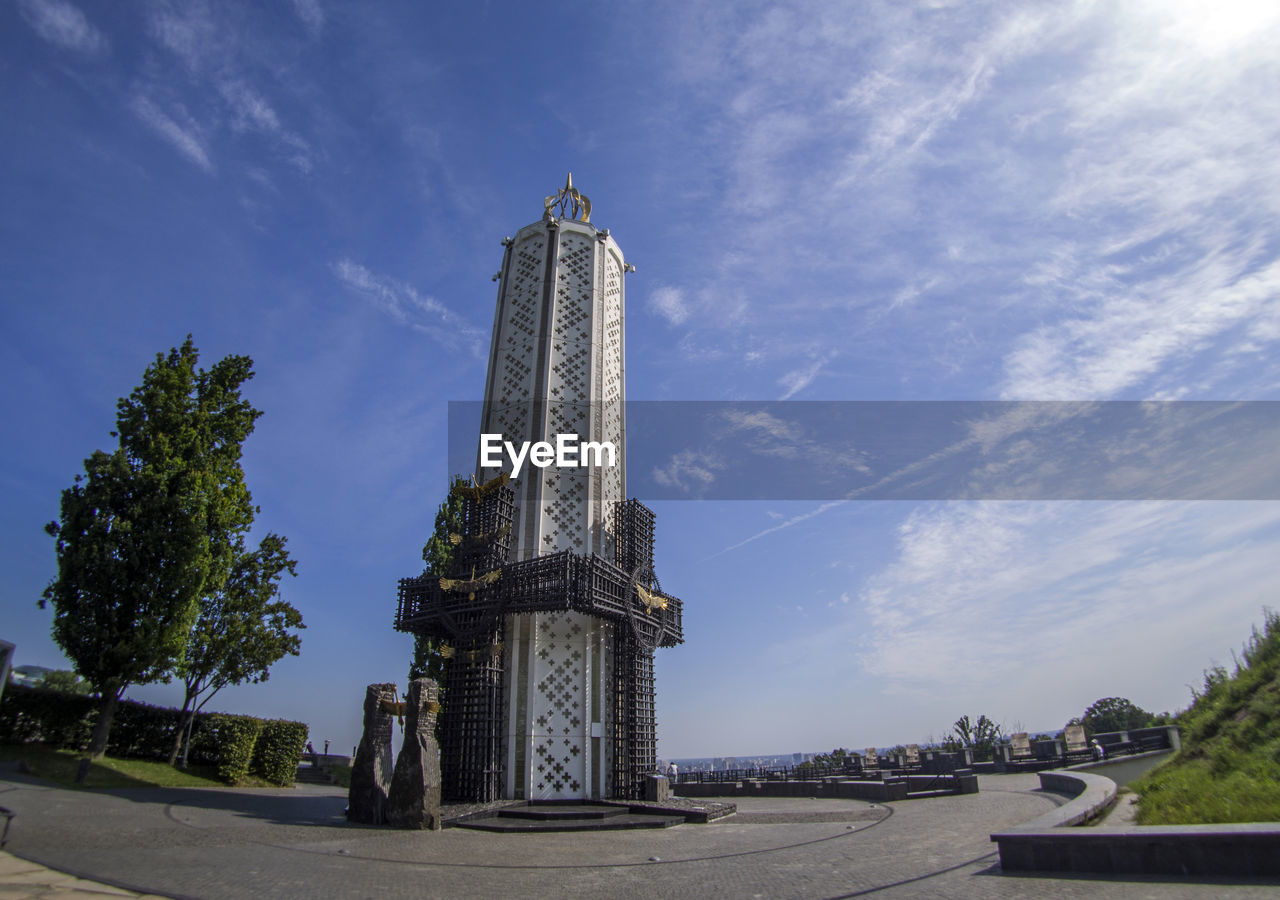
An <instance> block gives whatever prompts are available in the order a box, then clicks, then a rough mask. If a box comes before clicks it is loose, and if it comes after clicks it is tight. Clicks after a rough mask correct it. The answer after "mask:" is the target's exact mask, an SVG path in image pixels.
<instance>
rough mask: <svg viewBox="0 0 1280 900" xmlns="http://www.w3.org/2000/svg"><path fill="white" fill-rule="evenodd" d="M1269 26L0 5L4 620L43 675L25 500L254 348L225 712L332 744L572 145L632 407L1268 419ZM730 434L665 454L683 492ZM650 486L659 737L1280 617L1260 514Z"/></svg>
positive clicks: (1054, 690)
mask: <svg viewBox="0 0 1280 900" xmlns="http://www.w3.org/2000/svg"><path fill="white" fill-rule="evenodd" d="M1277 45H1280V8H1278V7H1275V5H1274V4H1262V3H1254V2H1246V0H1218V2H1213V3H1210V2H1208V0H1176V2H1154V0H1122V2H1117V3H1108V4H1100V3H1094V2H1088V0H1079V2H1065V3H1057V2H1052V3H1051V2H1032V3H1024V2H1018V3H1014V2H993V3H986V4H968V3H953V2H946V0H930V2H920V3H893V2H887V0H886V2H869V3H859V4H848V3H840V2H834V0H832V2H818V3H806V4H775V3H759V2H747V3H742V4H724V3H712V2H699V0H692V2H680V3H674V2H665V0H663V2H658V3H645V4H629V3H621V4H611V5H607V6H593V7H589V8H588V7H580V6H574V7H563V8H561V7H558V6H550V7H547V6H537V5H529V4H480V5H475V4H471V5H445V6H439V7H431V8H426V7H422V6H420V5H417V4H410V3H404V2H393V3H388V4H377V5H376V6H370V5H368V4H359V3H351V2H331V0H292V2H288V3H280V4H275V5H271V6H268V7H264V6H261V5H259V4H251V3H245V2H227V3H218V4H214V3H207V2H192V3H183V4H167V3H162V2H155V3H145V4H109V5H102V4H89V3H84V2H82V0H17V2H14V3H10V4H5V5H3V6H2V7H0V55H2V56H3V58H4V60H5V63H6V64H5V66H4V68H3V69H2V70H0V109H2V110H3V112H4V121H5V122H6V126H7V127H6V134H5V140H4V141H3V142H0V196H3V198H4V202H3V203H0V248H2V249H0V278H2V279H3V282H2V283H3V284H4V287H5V292H4V299H3V303H2V304H0V315H3V326H4V327H3V329H0V334H3V340H4V353H3V354H0V367H2V374H3V383H4V384H5V387H6V390H5V391H4V392H3V394H2V395H0V415H3V418H4V421H5V423H6V434H7V435H8V437H7V439H6V441H5V442H4V444H3V448H2V452H3V454H4V455H3V466H2V467H0V471H2V472H3V473H4V503H3V504H0V535H3V537H4V540H3V542H0V562H2V563H3V565H2V567H0V568H2V571H3V593H4V597H5V601H4V603H5V606H4V609H5V615H4V619H3V623H2V624H0V639H3V640H8V641H12V642H13V643H15V644H16V645H17V651H16V657H15V663H16V664H18V665H24V664H29V665H43V666H48V667H50V668H69V665H68V664H67V662H66V660H65V659H64V658H63V656H62V654H61V653H60V652H59V650H58V649H57V647H56V646H55V645H54V644H53V642H52V640H51V639H50V635H49V632H50V623H51V613H50V611H48V610H40V609H39V608H37V606H36V601H37V600H38V598H39V596H40V593H41V591H42V590H43V588H44V587H45V585H46V584H47V583H48V581H49V579H50V578H51V577H52V576H53V574H54V555H53V542H52V541H51V540H50V539H49V537H48V536H47V535H46V534H45V533H44V531H43V530H42V529H43V525H44V524H45V523H46V522H48V521H50V520H51V519H54V518H55V517H56V516H57V514H58V496H59V493H60V492H61V491H62V490H63V489H64V488H66V487H67V486H69V485H70V484H71V483H72V479H73V478H74V477H75V475H76V474H77V472H80V471H82V461H83V460H84V459H85V458H86V457H87V456H88V455H89V454H90V453H91V452H92V451H93V450H95V449H99V448H106V447H109V446H111V445H112V443H113V440H112V438H111V436H110V434H109V432H110V430H111V428H112V426H113V423H114V419H115V403H116V400H117V398H118V397H121V396H123V395H126V394H127V393H128V392H129V391H130V390H131V389H132V388H133V387H134V386H135V385H137V384H138V382H139V380H140V378H141V375H142V372H143V369H144V368H145V367H146V365H147V364H148V363H149V362H150V361H151V360H152V359H153V358H154V356H155V354H156V353H158V352H161V351H166V350H167V349H168V348H170V347H174V346H177V345H179V344H181V342H182V340H183V339H184V337H185V336H186V335H187V334H188V333H190V334H192V336H193V340H194V342H195V345H196V346H197V347H198V348H199V349H200V351H201V354H202V362H203V363H204V364H205V365H206V366H207V365H212V364H213V363H214V362H215V361H217V360H218V359H220V358H222V357H223V356H225V355H227V354H232V353H237V354H247V355H249V356H251V357H252V358H253V359H254V361H255V369H256V373H257V374H256V377H255V378H254V379H253V381H251V382H249V383H248V384H247V385H246V389H245V394H246V397H247V398H248V399H249V400H250V401H251V402H252V403H253V404H254V405H255V406H256V407H258V408H260V409H262V410H263V411H264V415H263V416H262V418H261V419H260V420H259V422H258V425H257V428H256V431H255V433H254V434H253V435H252V436H251V437H250V438H249V439H248V441H247V442H246V444H245V457H244V466H245V471H246V477H247V482H248V485H249V487H250V489H251V490H252V491H253V496H254V500H255V502H256V503H257V504H258V505H259V506H260V507H261V512H260V514H259V515H258V519H257V527H258V529H259V536H260V534H261V533H265V532H266V531H268V530H269V531H274V532H277V533H279V534H282V535H285V536H287V538H288V541H289V549H290V552H291V553H292V555H293V556H294V557H295V558H296V559H297V563H298V575H297V578H294V579H288V580H287V582H286V583H285V584H284V586H283V589H282V595H283V597H284V598H285V599H287V600H288V601H289V602H291V603H293V604H294V605H295V606H296V607H297V608H298V609H300V610H301V611H302V613H303V615H304V617H305V621H306V624H307V628H306V630H305V631H304V632H303V633H302V655H301V657H299V658H297V659H292V658H290V659H285V660H282V661H281V662H280V663H278V664H277V665H276V666H275V667H273V669H272V672H271V677H270V679H269V680H268V681H267V682H265V683H263V684H261V685H254V686H245V687H239V688H232V689H228V690H226V691H224V692H223V693H221V694H219V695H218V696H217V697H216V698H215V699H214V700H213V701H212V704H211V707H212V708H216V709H222V710H229V711H235V712H244V713H249V714H255V715H263V716H269V717H273V718H276V717H279V718H288V719H297V720H301V721H304V722H307V723H308V724H309V726H310V729H311V739H312V741H313V742H314V743H315V744H316V745H317V746H320V745H321V743H322V742H323V741H324V740H326V739H327V740H330V741H331V743H332V745H333V746H334V747H338V748H342V749H343V751H344V752H346V750H347V749H349V748H350V747H351V746H352V745H353V744H354V743H355V742H356V739H357V737H358V731H359V727H360V704H361V702H362V698H363V695H364V687H365V685H367V684H370V683H375V682H386V681H392V682H396V683H397V684H398V685H400V686H402V687H403V685H404V684H405V679H406V675H407V672H408V668H409V655H410V646H411V644H410V639H409V636H408V635H405V634H400V633H397V632H395V631H394V630H393V628H392V620H393V617H394V615H395V609H396V584H397V580H398V579H399V578H401V577H404V576H407V575H412V574H415V573H417V572H419V571H421V566H422V560H421V549H422V546H423V543H424V542H425V541H426V539H427V537H428V535H429V534H430V532H431V529H432V525H433V521H434V517H435V513H436V509H437V507H438V505H439V503H440V502H441V500H442V499H443V498H444V495H445V492H446V491H447V489H448V484H447V482H446V475H447V473H448V465H447V461H448V458H449V457H448V447H447V434H448V430H449V429H448V404H449V402H450V401H478V400H480V399H481V397H482V392H483V390H484V382H485V375H486V373H485V360H486V359H487V356H488V352H489V336H490V332H491V327H492V323H493V316H494V305H495V290H496V289H495V285H494V284H493V283H492V282H491V281H490V278H491V277H492V275H493V273H494V272H495V271H496V270H497V269H498V268H499V266H500V265H501V260H502V251H503V247H502V244H501V241H502V239H503V238H504V237H506V236H509V235H511V234H513V233H514V232H515V230H516V229H518V228H520V227H521V226H522V225H524V224H526V223H528V222H531V221H534V220H536V219H537V218H538V216H540V215H541V213H542V209H543V198H544V197H545V196H546V195H548V194H551V193H553V192H554V191H555V190H556V189H557V188H558V187H559V186H560V185H562V184H563V183H564V176H565V172H566V171H569V170H571V171H572V172H573V176H574V183H575V185H577V186H578V187H579V188H580V189H581V190H582V191H583V192H584V193H586V194H587V195H589V196H590V198H591V201H592V204H593V205H592V211H591V220H592V222H593V223H598V224H599V225H600V227H602V228H604V227H608V228H609V229H610V230H611V233H612V234H613V235H614V236H615V237H616V239H617V241H618V243H619V244H620V245H622V246H624V247H625V249H626V259H627V261H628V262H629V263H634V264H635V266H636V271H635V272H634V273H631V274H629V275H628V276H627V279H628V280H627V294H626V302H627V310H626V314H627V335H626V339H627V340H626V356H625V364H626V382H627V392H628V399H629V400H635V401H686V400H706V401H743V400H747V401H750V400H763V401H777V402H781V401H810V400H821V401H833V402H841V403H843V402H853V401H925V400H929V401H937V400H946V401H983V400H1017V401H1044V400H1090V401H1092V400H1160V401H1193V400H1217V401H1224V400H1225V401H1235V400H1249V401H1274V400H1277V399H1280V352H1278V351H1280V237H1278V236H1277V234H1276V232H1275V222H1276V221H1277V220H1280V157H1278V156H1277V154H1276V153H1275V150H1274V148H1275V147H1276V146H1277V145H1280V96H1277V93H1276V92H1275V91H1274V89H1273V86H1274V84H1275V83H1276V80H1277V76H1280V58H1277V55H1276V53H1275V49H1274V48H1275V47H1276V46H1277ZM766 424H768V423H764V422H763V421H760V420H753V422H752V423H750V429H748V431H744V432H743V434H744V436H745V437H744V439H746V438H748V437H749V438H750V439H751V440H753V441H755V442H756V443H755V447H756V448H757V449H758V450H761V451H762V452H769V453H774V454H775V457H776V459H777V465H778V466H780V467H787V468H788V471H792V472H794V471H801V472H803V470H804V466H805V465H806V462H805V460H806V459H807V458H808V457H807V456H806V454H805V453H804V452H802V451H804V450H805V447H804V446H803V442H802V441H801V442H800V443H797V442H796V441H790V442H785V441H784V442H777V443H771V442H772V441H776V438H777V435H778V433H777V432H776V431H770V430H769V429H768V428H766V427H764V426H765V425H766ZM751 429H754V430H751ZM790 437H793V438H803V437H804V436H803V435H794V434H793V435H790ZM630 438H631V439H632V440H636V439H637V437H636V436H635V435H630ZM971 446H972V447H974V448H977V449H975V451H974V452H975V457H974V458H975V460H976V461H977V462H978V463H981V464H982V472H983V474H984V476H985V477H986V478H988V479H990V480H992V481H995V482H999V480H1000V479H1001V478H1002V477H1008V476H1007V473H1006V470H1005V469H1003V468H1002V465H1003V464H1004V463H1006V462H1009V463H1011V462H1013V461H1015V460H1016V453H1010V454H1008V455H1006V456H1004V457H1000V456H998V455H987V456H982V455H981V453H982V452H984V451H985V449H986V445H983V444H981V442H980V441H979V442H978V443H975V444H973V445H971ZM1153 447H1154V448H1155V449H1157V450H1159V449H1162V447H1163V444H1162V441H1161V439H1160V438H1159V436H1158V435H1157V436H1155V437H1153ZM711 449H714V448H704V447H702V445H701V444H696V445H691V446H688V447H685V448H683V449H676V450H673V452H672V458H671V459H669V460H667V461H666V463H664V464H663V465H662V466H658V465H657V464H655V466H654V468H655V469H660V471H661V474H662V475H663V476H665V477H668V478H669V479H670V480H671V483H673V484H684V485H687V486H688V488H689V494H690V495H691V496H692V495H696V494H697V491H698V487H699V485H703V486H705V485H710V486H713V487H715V486H723V485H724V482H723V480H722V481H720V483H719V485H717V479H727V478H729V477H731V470H730V469H722V468H718V467H717V464H716V460H715V458H714V454H713V453H711V452H709V451H710V450H711ZM874 449H875V448H874V447H869V446H867V445H861V444H858V442H856V441H855V442H854V446H853V448H852V451H851V452H850V453H849V454H848V455H847V456H846V457H843V458H842V459H843V463H844V464H847V465H848V466H850V467H854V468H856V467H857V466H858V465H860V464H862V462H863V460H862V458H861V457H860V456H859V453H870V452H872V450H874ZM1004 449H1005V450H1011V451H1018V450H1022V451H1025V457H1026V458H1027V459H1031V460H1032V461H1033V462H1035V461H1037V460H1039V457H1038V456H1037V455H1036V451H1035V448H1034V447H1033V446H1026V447H1024V446H1023V445H1021V444H1019V445H1017V446H1007V447H1005V448H1004ZM704 451H708V452H704ZM1261 458H1262V459H1263V460H1264V461H1265V460H1266V459H1267V457H1266V456H1265V454H1264V455H1263V456H1262V457H1261ZM1040 461H1043V460H1040ZM1056 464H1060V465H1063V466H1066V467H1068V468H1069V467H1070V466H1071V465H1072V459H1071V458H1068V459H1067V460H1066V461H1065V462H1059V463H1056ZM1205 465H1206V467H1207V468H1208V469H1210V470H1211V471H1209V472H1207V473H1206V474H1208V475H1209V476H1210V477H1212V476H1214V475H1215V474H1216V475H1223V476H1226V475H1229V474H1231V473H1230V472H1226V471H1218V469H1219V468H1221V467H1222V464H1221V462H1220V461H1215V460H1214V459H1213V457H1209V462H1207V463H1206V464H1205ZM868 468H870V469H872V470H873V471H874V470H875V469H874V467H873V466H868ZM1271 470H1272V471H1274V470H1275V467H1274V466H1273V467H1272V468H1271ZM1010 471H1011V470H1010ZM644 474H645V475H646V476H647V477H649V478H650V479H655V480H656V479H657V478H658V473H656V472H652V471H651V472H646V473H644ZM1068 474H1070V473H1068ZM1130 474H1134V475H1135V476H1136V475H1140V474H1149V473H1146V472H1145V471H1143V470H1142V467H1141V466H1137V467H1135V471H1134V472H1133V473H1130ZM1113 475H1114V476H1115V477H1116V478H1118V479H1123V478H1124V477H1125V476H1126V473H1125V472H1124V471H1116V472H1113ZM636 480H637V481H638V480H639V474H637V476H636ZM714 495H715V492H714V491H711V490H708V491H707V492H706V493H705V496H714ZM721 496H724V495H723V494H721ZM985 496H992V495H990V494H987V495H985ZM1105 496H1113V495H1105ZM650 505H651V506H652V507H653V509H654V510H655V512H656V513H657V516H658V542H657V549H656V553H657V574H658V576H659V577H660V578H661V580H662V584H663V585H664V586H667V585H669V586H670V588H671V590H672V591H673V592H675V593H677V594H678V595H679V597H680V598H681V599H682V600H683V602H684V633H685V641H686V643H685V644H684V645H683V646H682V647H680V648H679V649H678V650H673V651H670V652H664V653H659V654H658V659H657V668H656V677H657V697H658V709H657V715H658V736H659V746H658V754H659V755H660V756H661V757H663V758H670V757H678V758H684V757H692V756H709V755H715V754H721V755H722V754H723V751H724V750H725V749H728V748H732V749H734V750H735V751H739V752H742V753H754V752H762V753H763V752H768V751H773V750H777V751H779V752H782V751H786V749H787V748H788V747H791V748H794V747H797V746H805V747H818V748H826V750H829V749H831V748H833V747H837V746H849V745H850V744H853V745H855V748H856V747H859V746H861V747H865V746H869V745H873V744H874V745H877V746H881V745H884V746H892V745H894V744H897V743H911V742H923V741H924V740H925V739H927V738H928V736H929V735H934V736H939V735H941V734H944V733H945V732H946V731H947V730H948V729H949V728H950V725H951V723H952V722H954V721H955V720H956V719H957V718H958V717H959V716H961V715H964V714H967V715H970V716H976V715H978V714H985V715H987V716H988V717H990V718H992V719H993V720H995V721H997V722H1005V723H1013V722H1015V721H1023V722H1040V723H1043V722H1055V721H1056V722H1065V721H1066V720H1067V719H1069V718H1070V717H1072V716H1078V715H1080V714H1081V713H1082V712H1083V710H1084V709H1085V708H1086V707H1087V706H1088V705H1089V704H1091V703H1093V702H1094V701H1095V700H1097V699H1099V698H1102V697H1111V696H1120V697H1127V698H1129V699H1130V700H1132V701H1133V702H1134V703H1136V704H1138V705H1139V706H1141V707H1143V708H1145V709H1148V710H1151V711H1153V712H1158V711H1162V710H1170V711H1174V710H1177V709H1179V708H1183V707H1185V706H1186V705H1188V704H1189V702H1190V700H1191V695H1190V691H1189V687H1190V686H1194V685H1198V684H1200V683H1201V680H1202V673H1203V671H1204V670H1205V669H1206V668H1208V667H1210V666H1212V665H1215V664H1218V663H1223V664H1229V663H1230V659H1231V653H1232V651H1233V650H1235V649H1238V648H1239V647H1240V645H1241V643H1242V642H1243V641H1244V640H1245V638H1246V637H1247V635H1248V633H1249V629H1250V626H1251V625H1252V624H1254V623H1259V622H1261V620H1262V609H1263V607H1264V606H1274V605H1275V604H1276V603H1277V599H1276V598H1277V597H1278V596H1280V574H1278V573H1277V570H1276V567H1275V564H1274V560H1275V558H1276V556H1277V553H1278V552H1280V502H1275V501H1270V500H1265V501H1264V500H1247V501H1194V502H1193V501H1185V500H1088V501H1084V500H1041V499H1021V500H994V499H989V500H981V501H969V500H954V501H950V500H928V501H923V500H914V499H913V500H896V499H895V500H876V501H858V502H842V501H838V500H821V499H818V500H786V499H780V500H779V499H768V500H750V501H748V500H728V499H722V500H697V501H695V500H677V499H664V500H657V501H654V502H653V503H651V504H650ZM128 696H129V697H132V698H136V699H140V700H143V701H146V702H152V703H175V704H176V703H180V694H179V691H178V690H177V688H176V686H174V685H168V686H166V685H143V686H135V687H132V688H130V690H129V693H128ZM1059 727H1061V726H1059ZM826 750H820V751H816V752H826Z"/></svg>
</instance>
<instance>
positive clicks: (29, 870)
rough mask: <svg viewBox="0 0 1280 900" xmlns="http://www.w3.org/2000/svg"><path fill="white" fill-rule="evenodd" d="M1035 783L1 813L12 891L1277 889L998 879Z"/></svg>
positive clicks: (805, 893) (54, 802) (6, 787)
mask: <svg viewBox="0 0 1280 900" xmlns="http://www.w3.org/2000/svg"><path fill="white" fill-rule="evenodd" d="M1038 786H1039V781H1038V779H1037V778H1036V776H1034V775H1005V776H991V777H984V778H982V779H981V791H980V792H979V793H977V794H968V795H961V796H954V797H939V798H934V799H928V800H911V801H905V802H901V803H892V804H887V805H885V804H870V803H865V802H860V801H854V800H835V799H830V800H828V799H821V800H819V799H809V798H759V799H756V798H751V799H746V800H739V801H737V803H738V810H739V812H738V813H737V815H734V816H730V817H728V818H726V819H723V820H720V821H717V822H713V823H712V824H709V825H681V826H678V827H676V828H670V829H665V830H658V831H619V832H592V833H585V834H584V833H573V834H515V835H509V834H488V833H483V832H476V831H467V830H463V829H446V830H445V831H442V832H435V833H431V832H407V831H397V830H393V829H388V828H372V827H362V826H353V825H348V824H347V823H346V821H345V819H344V817H343V808H344V806H345V804H346V797H345V792H344V791H342V790H341V789H338V788H329V787H320V786H299V787H296V788H294V789H291V790H266V789H252V790H233V789H225V790H216V789H215V790H180V789H134V790H116V791H79V790H71V789H67V788H61V787H54V786H50V785H48V784H45V783H42V782H38V781H36V780H34V779H30V778H27V777H25V776H22V775H17V774H13V773H10V772H6V773H4V774H3V775H0V806H5V807H7V808H8V809H10V810H12V811H13V812H14V813H15V816H14V819H13V822H12V826H11V828H10V831H9V842H8V846H7V848H6V849H7V850H8V851H9V852H10V853H12V854H13V855H14V856H13V857H0V897H37V896H39V897H54V896H75V897H82V896H89V894H88V893H87V892H89V891H93V890H102V891H113V890H114V891H116V892H117V895H118V894H119V893H122V892H124V891H128V892H132V893H135V894H156V895H160V896H167V897H199V898H224V897H250V896H252V897H268V898H270V897H280V898H284V897H290V898H292V897H302V896H310V897H370V898H384V897H385V898H397V897H514V896H520V897H563V896H572V895H587V896H602V897H646V898H650V897H691V896H697V897H733V898H742V897H769V898H773V897H805V898H810V897H812V898H834V897H861V896H874V897H885V898H905V897H931V898H952V897H955V898H967V897H973V898H1006V897H1007V898H1027V897H1048V898H1075V897H1079V898H1089V900H1097V898H1126V900H1128V898H1145V897H1151V898H1193V897H1195V898H1199V897H1227V898H1242V900H1243V898H1254V897H1257V898H1263V897H1266V898H1273V897H1275V896H1276V894H1277V884H1276V883H1275V882H1271V883H1265V882H1252V883H1239V882H1222V881H1199V882H1187V881H1172V880H1156V879H1108V878H1092V877H1089V878H1086V877H1070V878H1047V877H1041V876H1036V877H1025V876H1013V875H1005V874H1002V873H1001V872H1000V867H999V860H998V857H997V856H996V853H995V845H994V844H992V843H991V842H990V840H989V839H988V836H989V835H990V834H991V833H992V832H994V831H999V830H1001V829H1006V828H1009V827H1012V826H1014V825H1017V824H1019V823H1021V822H1025V821H1027V820H1029V819H1032V818H1034V817H1036V816H1038V815H1040V814H1041V813H1043V812H1046V811H1047V810H1049V809H1050V808H1052V807H1053V806H1054V805H1060V804H1062V803H1064V802H1065V799H1066V798H1064V797H1061V796H1059V795H1055V794H1049V793H1045V792H1042V791H1040V790H1039V789H1038ZM32 863H38V864H41V865H42V866H46V867H48V868H50V869H53V870H56V871H55V872H54V873H49V872H46V871H44V870H43V869H40V868H38V867H36V866H33V865H32ZM40 873H43V875H41V874H40ZM59 873H64V874H59ZM41 877H43V879H44V881H43V882H42V881H41ZM76 879H83V880H80V881H77V880H76ZM94 883H97V884H98V885H109V886H111V887H95V885H94Z"/></svg>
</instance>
